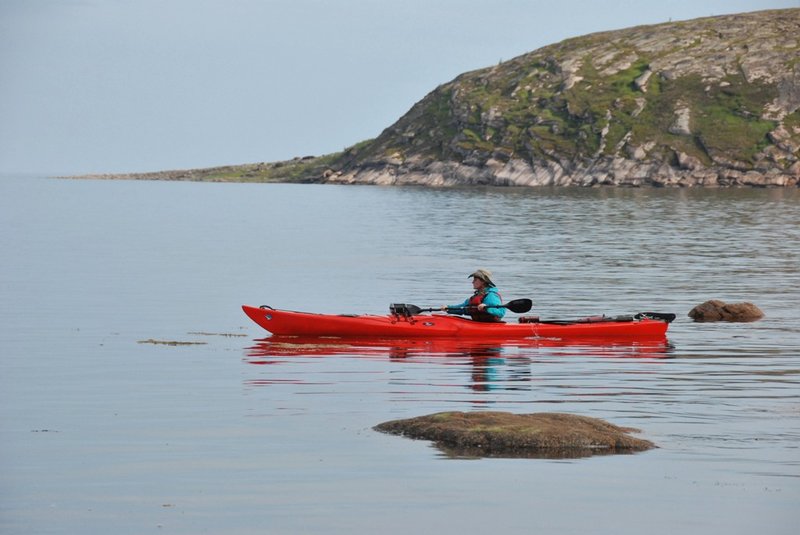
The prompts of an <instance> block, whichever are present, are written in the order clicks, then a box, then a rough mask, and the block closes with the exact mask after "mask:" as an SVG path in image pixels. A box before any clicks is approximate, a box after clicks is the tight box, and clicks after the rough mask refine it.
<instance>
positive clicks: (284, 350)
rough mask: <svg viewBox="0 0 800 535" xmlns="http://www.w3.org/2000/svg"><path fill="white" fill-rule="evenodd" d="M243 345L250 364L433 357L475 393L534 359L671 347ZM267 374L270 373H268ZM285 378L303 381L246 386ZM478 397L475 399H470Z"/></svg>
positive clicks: (336, 341)
mask: <svg viewBox="0 0 800 535" xmlns="http://www.w3.org/2000/svg"><path fill="white" fill-rule="evenodd" d="M255 342H256V344H255V345H254V346H253V347H250V348H248V350H247V357H246V359H245V361H246V362H248V363H249V364H253V365H261V366H270V365H281V364H286V363H287V362H289V361H291V360H292V359H293V358H294V357H296V358H298V359H302V358H327V357H335V356H342V357H349V358H352V357H357V358H370V359H381V360H383V359H386V358H387V357H388V358H389V360H391V361H397V362H404V363H420V364H422V363H431V362H433V360H436V361H439V362H442V363H444V364H447V365H450V364H452V365H455V366H462V365H466V366H467V367H468V369H469V373H470V381H469V384H468V385H467V386H468V388H469V389H470V390H473V391H475V392H488V391H490V390H496V389H505V390H524V389H526V388H529V387H530V384H531V381H532V379H533V370H534V369H535V367H533V366H531V365H532V364H535V363H536V362H537V361H538V360H542V361H544V360H549V361H552V358H553V357H556V358H562V357H564V358H569V357H603V358H643V359H664V358H669V357H670V356H671V355H670V352H671V346H670V344H669V343H668V342H667V340H666V339H665V338H661V339H657V340H636V341H632V340H630V339H625V340H610V339H608V338H605V339H602V340H580V341H572V342H567V341H565V340H556V339H522V340H514V341H509V340H496V341H488V340H480V341H475V340H464V339H431V340H420V339H409V340H398V339H391V340H386V339H375V338H369V339H351V338H347V339H345V338H317V337H314V338H307V337H291V336H271V337H269V338H264V339H261V340H256V341H255ZM270 375H272V374H270ZM286 382H292V383H298V384H299V383H303V384H304V381H302V380H299V381H298V380H297V379H296V378H292V379H290V380H289V379H282V380H279V379H276V378H274V377H269V378H267V379H256V380H251V381H247V384H248V385H249V386H270V385H275V384H278V383H280V384H285V383H286ZM483 402H484V401H479V400H475V403H483Z"/></svg>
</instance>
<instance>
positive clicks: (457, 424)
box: [374, 412, 656, 458]
mask: <svg viewBox="0 0 800 535" xmlns="http://www.w3.org/2000/svg"><path fill="white" fill-rule="evenodd" d="M374 429H375V430H377V431H381V432H384V433H391V434H395V435H402V436H406V437H409V438H415V439H423V440H432V441H433V442H434V443H435V445H436V446H437V447H438V448H439V449H441V450H442V451H444V452H445V453H446V454H448V455H451V456H457V457H539V458H541V457H544V458H574V457H588V456H590V455H596V454H604V453H630V452H634V451H644V450H648V449H651V448H655V447H656V446H655V444H653V443H652V442H650V441H648V440H642V439H638V438H635V437H632V436H630V435H629V434H628V433H630V432H636V431H638V430H637V429H632V428H627V427H618V426H616V425H613V424H610V423H608V422H606V421H603V420H600V419H597V418H589V417H587V416H577V415H574V414H562V413H536V414H511V413H507V412H440V413H436V414H431V415H428V416H419V417H417V418H409V419H406V420H393V421H390V422H384V423H382V424H379V425H377V426H375V428H374Z"/></svg>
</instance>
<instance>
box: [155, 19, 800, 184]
mask: <svg viewBox="0 0 800 535" xmlns="http://www.w3.org/2000/svg"><path fill="white" fill-rule="evenodd" d="M798 109H800V9H788V10H776V11H762V12H755V13H746V14H740V15H728V16H720V17H710V18H703V19H696V20H691V21H684V22H670V23H665V24H659V25H654V26H640V27H635V28H629V29H625V30H619V31H612V32H603V33H596V34H591V35H587V36H583V37H578V38H574V39H568V40H566V41H563V42H561V43H557V44H554V45H550V46H546V47H544V48H541V49H539V50H536V51H534V52H530V53H528V54H525V55H522V56H519V57H517V58H514V59H512V60H509V61H506V62H502V63H500V64H498V65H495V66H493V67H490V68H486V69H482V70H478V71H473V72H469V73H465V74H463V75H461V76H459V77H458V78H456V79H455V80H453V81H451V82H449V83H446V84H443V85H441V86H439V87H437V88H436V89H435V90H434V91H432V92H431V93H430V94H428V95H427V96H426V97H425V98H423V99H422V100H421V101H420V102H418V103H417V104H416V105H415V106H414V107H413V108H412V109H411V110H410V111H409V112H408V113H407V114H406V115H404V116H403V117H402V118H400V120H398V121H397V122H396V123H395V124H393V125H391V126H390V127H389V128H387V129H386V130H385V131H384V132H383V133H381V135H380V136H378V137H377V138H376V139H374V140H369V141H366V142H363V143H360V144H358V145H356V146H354V147H351V148H349V149H347V150H345V151H344V152H343V153H340V154H333V155H327V156H324V157H321V158H304V159H295V160H293V161H289V162H280V163H271V164H252V165H249V166H237V167H231V168H224V169H222V170H217V171H215V170H199V171H194V172H192V173H194V176H193V177H189V176H188V175H187V174H186V173H187V172H183V173H184V175H181V174H180V172H178V173H177V174H174V173H176V172H172V173H173V176H172V177H170V178H173V179H187V178H188V179H211V180H237V179H238V180H252V181H263V180H294V181H319V182H331V183H367V184H421V185H431V186H453V185H477V184H485V185H520V186H538V185H580V186H590V185H603V184H607V185H630V186H639V185H655V186H675V185H677V186H729V185H754V186H797V185H798V181H800V160H799V158H800V111H798ZM146 178H158V177H156V176H149V177H146ZM162 178H167V177H166V176H165V177H162Z"/></svg>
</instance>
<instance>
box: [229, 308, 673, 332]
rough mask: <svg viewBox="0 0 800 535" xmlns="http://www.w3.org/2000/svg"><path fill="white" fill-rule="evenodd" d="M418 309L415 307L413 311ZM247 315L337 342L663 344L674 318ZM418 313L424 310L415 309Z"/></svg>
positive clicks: (272, 327) (256, 311)
mask: <svg viewBox="0 0 800 535" xmlns="http://www.w3.org/2000/svg"><path fill="white" fill-rule="evenodd" d="M412 306H413V305H412ZM242 309H243V310H244V312H245V314H247V315H248V316H249V317H250V319H252V320H253V321H255V322H256V323H257V324H259V325H260V326H261V327H263V328H264V329H266V330H267V331H269V332H270V333H272V334H274V335H279V336H305V337H338V338H417V339H422V338H468V339H490V340H513V339H522V338H556V339H567V340H571V339H585V338H591V339H601V338H613V339H651V340H652V339H659V338H664V337H665V336H666V333H667V327H668V326H669V323H670V322H671V321H672V320H673V319H675V315H674V314H664V313H657V312H642V313H639V314H634V315H631V316H617V317H613V318H611V317H606V316H595V317H589V318H580V319H576V320H551V321H540V320H539V319H538V318H536V317H521V318H519V320H518V323H505V322H498V323H484V322H478V321H473V320H471V319H466V318H461V317H456V316H451V315H446V314H409V313H407V310H406V313H400V312H398V311H397V310H394V309H393V313H390V314H387V315H384V316H381V315H372V314H364V315H348V314H341V315H336V314H314V313H308V312H294V311H290V310H278V309H274V308H272V307H269V306H266V305H263V306H261V307H254V306H249V305H244V306H243V307H242ZM414 309H416V310H419V309H418V308H416V307H414Z"/></svg>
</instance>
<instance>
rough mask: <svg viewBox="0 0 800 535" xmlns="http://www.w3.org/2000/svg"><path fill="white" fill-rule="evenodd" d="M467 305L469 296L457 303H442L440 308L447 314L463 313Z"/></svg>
mask: <svg viewBox="0 0 800 535" xmlns="http://www.w3.org/2000/svg"><path fill="white" fill-rule="evenodd" d="M467 305H469V297H467V298H466V299H464V302H463V303H460V304H458V305H442V310H446V311H447V312H448V313H449V314H464V313H465V312H466V310H467Z"/></svg>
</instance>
